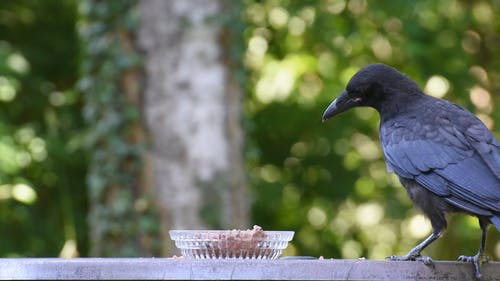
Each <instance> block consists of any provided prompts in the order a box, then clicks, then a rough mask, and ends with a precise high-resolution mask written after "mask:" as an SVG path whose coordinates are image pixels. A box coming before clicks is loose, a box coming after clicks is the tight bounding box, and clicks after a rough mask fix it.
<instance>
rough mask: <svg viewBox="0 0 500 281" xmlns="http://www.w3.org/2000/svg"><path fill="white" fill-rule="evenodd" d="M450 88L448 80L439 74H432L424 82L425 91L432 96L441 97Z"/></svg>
mask: <svg viewBox="0 0 500 281" xmlns="http://www.w3.org/2000/svg"><path fill="white" fill-rule="evenodd" d="M449 90H450V82H448V80H447V79H446V78H444V77H443V76H440V75H434V76H432V77H431V78H429V80H427V83H426V84H425V91H426V92H427V93H428V94H429V95H431V96H434V97H437V98H442V97H443V96H444V95H446V93H447V92H448V91H449Z"/></svg>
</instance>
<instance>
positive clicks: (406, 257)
mask: <svg viewBox="0 0 500 281" xmlns="http://www.w3.org/2000/svg"><path fill="white" fill-rule="evenodd" d="M386 259H388V260H391V261H421V262H423V263H424V264H425V265H432V266H434V263H433V261H432V259H431V258H430V257H427V256H422V255H420V254H407V255H404V256H389V257H387V258H386Z"/></svg>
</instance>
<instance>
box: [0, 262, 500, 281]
mask: <svg viewBox="0 0 500 281" xmlns="http://www.w3.org/2000/svg"><path fill="white" fill-rule="evenodd" d="M482 272H483V276H484V277H483V281H490V280H491V281H493V280H494V281H497V280H498V281H500V262H490V263H486V264H483V267H482ZM0 279H9V280H16V279H17V280H19V279H38V280H89V279H93V280H380V281H382V280H443V281H445V280H474V278H473V267H472V265H471V264H466V263H460V262H450V261H435V265H434V267H432V266H426V265H424V264H423V263H421V262H396V261H376V260H340V259H323V260H316V259H315V260H311V259H309V260H301V259H278V260H189V259H172V258H76V259H59V258H5V259H0Z"/></svg>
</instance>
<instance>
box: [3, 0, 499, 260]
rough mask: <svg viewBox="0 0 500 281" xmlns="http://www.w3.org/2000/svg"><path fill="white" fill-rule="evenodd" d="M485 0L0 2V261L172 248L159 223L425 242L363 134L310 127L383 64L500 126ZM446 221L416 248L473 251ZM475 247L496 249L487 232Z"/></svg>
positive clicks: (495, 35) (366, 248) (346, 251)
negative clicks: (350, 85) (361, 76)
mask: <svg viewBox="0 0 500 281" xmlns="http://www.w3.org/2000/svg"><path fill="white" fill-rule="evenodd" d="M499 13H500V4H499V2H498V1H461V0H441V1H432V0H428V1H426V0H423V1H418V2H408V1H402V0H401V1H398V0H394V1H367V0H317V1H312V0H308V1H294V0H288V1H287V0H284V1H277V0H269V1H256V0H245V1H202V0H199V1H197V0H186V1H155V0H144V1H131V0H126V1H99V0H82V1H76V0H47V1H29V0H16V1H1V2H0V241H2V243H0V256H1V257H25V256H27V257H41V256H60V257H77V256H80V257H85V256H170V255H173V254H175V253H176V252H175V249H174V248H173V246H172V243H171V241H170V239H169V236H168V230H170V229H175V228H180V229H187V228H211V229H218V228H230V229H233V228H242V229H246V228H251V227H252V225H254V224H258V225H261V226H262V227H263V228H264V229H268V230H294V231H296V235H295V238H294V240H293V243H292V244H291V246H289V248H288V249H287V250H286V252H285V254H286V255H312V256H320V255H321V256H324V257H327V258H330V257H333V258H358V257H367V258H370V259H384V258H385V257H386V256H388V255H392V254H404V253H406V252H407V251H408V250H409V249H410V248H411V247H413V246H414V244H416V243H417V242H418V241H420V240H421V239H423V238H424V237H425V236H426V235H428V234H429V233H430V230H431V228H430V224H429V222H428V221H427V220H426V219H425V218H424V217H423V216H422V215H421V213H420V212H419V211H418V210H416V209H415V208H413V206H412V203H411V202H410V200H409V198H408V197H407V195H406V192H405V190H404V189H403V188H402V187H401V186H400V184H399V182H398V180H397V178H396V177H395V176H394V175H391V174H387V173H386V170H385V164H384V161H383V157H382V152H381V149H380V145H379V142H378V132H377V130H378V120H379V118H378V115H377V114H376V112H375V111H374V110H372V109H367V108H359V109H356V110H354V111H351V112H348V113H345V114H342V115H341V116H339V117H338V118H335V119H333V120H330V121H329V122H327V123H322V122H321V115H322V113H323V110H324V109H325V108H326V106H327V105H328V104H329V102H330V101H331V100H332V99H333V98H334V97H335V96H336V95H337V94H338V93H340V91H341V90H342V89H343V87H344V86H345V84H346V83H347V81H348V80H349V78H350V77H351V76H352V75H353V74H354V73H355V72H356V71H357V70H358V69H359V68H361V67H363V66H364V65H366V64H368V63H373V62H383V63H386V64H389V65H392V66H394V67H396V68H398V69H399V70H400V71H402V72H404V73H406V74H408V75H409V76H411V77H412V78H413V79H414V80H415V81H417V83H418V84H419V85H420V86H421V87H422V89H424V90H425V92H426V93H428V94H430V95H433V96H437V97H443V98H446V99H448V100H451V101H453V102H455V103H458V104H460V105H462V106H464V107H466V108H467V109H469V110H471V111H472V112H474V113H475V114H476V115H477V116H478V117H479V118H480V119H482V120H483V121H484V122H485V123H486V125H487V126H488V127H489V128H491V129H492V130H493V131H494V132H495V134H496V135H497V136H498V133H497V132H500V129H499V127H498V124H499V122H500V111H498V110H495V104H499V103H500V97H499V95H498V93H499V90H500V53H499V52H498V51H497V50H498V49H499V48H500V19H499V18H498V17H497V14H499ZM479 241H480V230H479V227H478V224H477V220H476V219H475V218H472V217H466V216H462V215H454V216H451V217H450V220H449V227H448V231H447V232H446V234H445V235H444V237H442V238H441V239H440V240H438V241H437V242H436V243H434V244H432V245H431V246H430V247H429V248H428V249H426V250H425V251H424V254H426V255H430V256H432V257H433V258H435V259H456V257H458V255H460V254H473V253H475V252H476V251H477V248H478V246H479ZM487 253H488V254H489V255H491V256H492V258H493V259H496V260H498V259H500V235H499V233H498V232H497V231H496V230H494V229H493V228H490V232H489V237H488V244H487Z"/></svg>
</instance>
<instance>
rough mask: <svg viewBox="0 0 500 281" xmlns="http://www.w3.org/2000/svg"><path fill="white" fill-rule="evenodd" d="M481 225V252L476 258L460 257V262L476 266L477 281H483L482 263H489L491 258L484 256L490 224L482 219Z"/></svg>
mask: <svg viewBox="0 0 500 281" xmlns="http://www.w3.org/2000/svg"><path fill="white" fill-rule="evenodd" d="M479 225H480V227H481V245H480V246H479V251H478V252H477V254H476V255H475V256H465V255H461V256H460V257H458V260H459V261H463V262H470V263H472V264H473V265H474V271H475V272H474V273H475V276H476V279H477V280H482V274H481V263H483V262H488V261H489V259H490V258H489V257H488V256H483V253H484V247H485V246H486V231H487V228H488V224H487V223H484V222H483V221H482V220H481V219H480V220H479Z"/></svg>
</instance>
